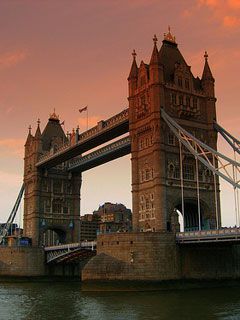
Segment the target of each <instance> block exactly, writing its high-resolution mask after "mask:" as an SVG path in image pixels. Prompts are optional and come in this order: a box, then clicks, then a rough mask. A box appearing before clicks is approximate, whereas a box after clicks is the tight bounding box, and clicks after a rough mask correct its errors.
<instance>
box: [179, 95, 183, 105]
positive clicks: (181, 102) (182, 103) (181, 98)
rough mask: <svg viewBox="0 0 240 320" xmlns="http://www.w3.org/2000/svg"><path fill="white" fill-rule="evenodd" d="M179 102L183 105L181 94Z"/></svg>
mask: <svg viewBox="0 0 240 320" xmlns="http://www.w3.org/2000/svg"><path fill="white" fill-rule="evenodd" d="M179 104H180V105H181V106H182V105H183V96H182V95H180V96H179Z"/></svg>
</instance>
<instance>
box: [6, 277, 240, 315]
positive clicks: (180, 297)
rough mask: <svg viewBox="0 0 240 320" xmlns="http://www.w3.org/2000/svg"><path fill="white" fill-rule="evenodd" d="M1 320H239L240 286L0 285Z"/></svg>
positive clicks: (42, 283) (16, 283) (29, 283)
mask: <svg viewBox="0 0 240 320" xmlns="http://www.w3.org/2000/svg"><path fill="white" fill-rule="evenodd" d="M218 285H219V284H218ZM0 319H1V320H2V319H4V320H13V319H14V320H17V319H19V320H20V319H24V320H25V319H27V320H35V319H41V320H48V319H49V320H53V319H86V320H87V319H91V320H95V319H96V320H102V319H103V320H115V319H117V320H127V319H131V320H151V319H171V320H172V319H184V320H187V319H194V320H195V319H201V320H205V319H231V320H233V319H234V320H235V319H240V286H236V284H234V285H233V286H231V287H229V286H221V287H212V286H211V287H206V286H205V288H203V287H201V288H189V286H184V285H182V286H181V287H178V288H176V287H175V288H173V287H171V288H167V287H165V288H160V287H158V286H156V285H152V286H151V287H149V286H145V285H142V284H141V285H133V284H131V285H128V284H125V285H124V286H123V285H118V284H117V283H116V284H113V285H110V286H104V285H101V284H97V285H96V284H95V285H87V286H86V285H82V284H81V283H78V282H53V281H52V282H1V283H0Z"/></svg>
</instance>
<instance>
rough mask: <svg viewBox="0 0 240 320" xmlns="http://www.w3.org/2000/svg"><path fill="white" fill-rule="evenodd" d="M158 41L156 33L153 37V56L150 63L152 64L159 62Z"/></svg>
mask: <svg viewBox="0 0 240 320" xmlns="http://www.w3.org/2000/svg"><path fill="white" fill-rule="evenodd" d="M157 41H158V38H157V36H156V35H154V37H153V43H154V46H153V52H152V56H151V60H150V65H151V64H158V62H159V58H158V57H159V56H158V48H157Z"/></svg>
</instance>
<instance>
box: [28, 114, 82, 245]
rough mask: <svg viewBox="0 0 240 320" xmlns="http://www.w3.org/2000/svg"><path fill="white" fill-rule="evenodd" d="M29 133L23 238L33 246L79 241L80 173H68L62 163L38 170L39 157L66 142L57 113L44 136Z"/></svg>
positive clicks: (38, 128)
mask: <svg viewBox="0 0 240 320" xmlns="http://www.w3.org/2000/svg"><path fill="white" fill-rule="evenodd" d="M39 125H40V122H39V121H38V126H37V130H36V133H35V135H34V136H33V135H32V134H31V128H29V134H28V137H27V141H26V144H25V158H24V184H25V199H24V235H25V236H27V237H30V238H31V239H32V243H33V245H36V246H40V245H53V244H58V243H70V242H78V241H79V225H80V221H79V220H80V187H81V173H69V172H67V170H66V165H65V164H64V163H63V164H61V165H59V166H56V167H54V168H51V169H48V170H45V169H37V168H36V166H35V164H36V163H37V162H38V160H39V157H40V156H41V155H42V154H44V153H45V152H49V151H51V150H54V149H56V148H58V147H59V146H61V145H62V144H63V143H65V142H66V141H67V138H66V135H65V133H64V131H63V129H62V127H61V124H60V121H59V117H58V116H57V115H56V114H55V112H54V113H53V114H52V115H51V116H50V118H49V120H48V123H47V125H46V127H45V129H44V131H43V133H41V131H40V126H39Z"/></svg>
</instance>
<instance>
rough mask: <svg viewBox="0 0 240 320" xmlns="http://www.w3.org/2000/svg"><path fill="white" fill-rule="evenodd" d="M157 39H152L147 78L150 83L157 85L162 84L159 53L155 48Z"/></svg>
mask: <svg viewBox="0 0 240 320" xmlns="http://www.w3.org/2000/svg"><path fill="white" fill-rule="evenodd" d="M157 41H158V39H157V37H156V35H154V37H153V43H154V46H153V51H152V56H151V60H150V63H149V77H150V83H159V82H163V68H162V66H161V65H160V62H159V52H158V48H157Z"/></svg>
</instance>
